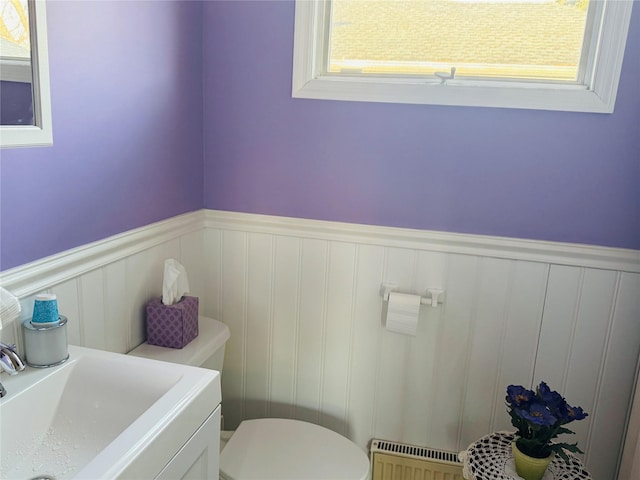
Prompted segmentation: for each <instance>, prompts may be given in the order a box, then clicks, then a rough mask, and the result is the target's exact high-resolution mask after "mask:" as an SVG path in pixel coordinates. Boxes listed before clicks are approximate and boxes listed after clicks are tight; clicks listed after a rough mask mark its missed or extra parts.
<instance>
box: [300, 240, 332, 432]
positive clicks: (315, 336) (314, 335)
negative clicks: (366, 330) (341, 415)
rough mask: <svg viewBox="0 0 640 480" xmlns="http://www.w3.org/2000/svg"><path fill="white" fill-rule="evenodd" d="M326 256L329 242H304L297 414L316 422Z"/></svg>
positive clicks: (324, 304)
mask: <svg viewBox="0 0 640 480" xmlns="http://www.w3.org/2000/svg"><path fill="white" fill-rule="evenodd" d="M327 255H328V242H326V241H324V240H315V239H305V240H303V241H302V252H301V261H302V265H301V277H300V295H299V313H298V337H297V342H298V346H297V359H296V390H295V413H294V415H295V417H296V418H298V419H300V420H305V421H309V422H314V423H319V422H320V399H321V396H322V378H323V371H322V369H323V354H324V349H323V342H324V340H325V338H324V334H325V329H326V315H327V308H326V303H327V302H326V294H327V292H326V284H327Z"/></svg>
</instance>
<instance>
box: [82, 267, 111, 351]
mask: <svg viewBox="0 0 640 480" xmlns="http://www.w3.org/2000/svg"><path fill="white" fill-rule="evenodd" d="M78 292H79V295H78V297H79V298H78V301H79V315H80V318H82V324H83V331H84V335H83V341H82V344H83V345H84V346H86V347H89V348H97V349H99V350H105V349H106V348H107V343H106V331H105V330H106V323H105V316H104V314H105V305H104V283H103V270H102V269H99V270H93V271H92V272H89V273H86V274H84V275H82V276H81V277H79V278H78Z"/></svg>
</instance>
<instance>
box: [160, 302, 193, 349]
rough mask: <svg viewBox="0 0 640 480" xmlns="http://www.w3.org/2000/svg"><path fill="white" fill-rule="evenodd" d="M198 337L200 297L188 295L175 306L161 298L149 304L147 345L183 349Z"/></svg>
mask: <svg viewBox="0 0 640 480" xmlns="http://www.w3.org/2000/svg"><path fill="white" fill-rule="evenodd" d="M197 336H198V297H187V296H186V295H185V296H184V297H182V298H181V299H180V301H179V302H178V303H176V304H174V305H165V304H163V303H162V299H161V298H154V299H153V300H151V301H150V302H149V303H147V343H149V344H151V345H160V346H162V347H170V348H182V347H184V346H185V345H186V344H187V343H189V342H190V341H191V340H193V339H194V338H196V337H197Z"/></svg>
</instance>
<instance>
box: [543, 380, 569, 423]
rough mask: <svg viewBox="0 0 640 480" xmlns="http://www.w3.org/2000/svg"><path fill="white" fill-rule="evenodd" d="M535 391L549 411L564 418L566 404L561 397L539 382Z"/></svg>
mask: <svg viewBox="0 0 640 480" xmlns="http://www.w3.org/2000/svg"><path fill="white" fill-rule="evenodd" d="M537 390H538V397H540V399H541V400H542V402H543V403H544V404H545V405H546V406H547V407H548V408H549V410H550V411H551V412H552V413H553V414H554V415H556V416H559V417H564V415H563V414H564V413H565V412H566V411H567V402H566V401H565V399H564V398H563V397H562V395H560V394H559V393H558V392H556V391H555V390H551V389H550V388H549V386H548V385H547V384H546V383H545V382H540V385H539V386H538V389H537Z"/></svg>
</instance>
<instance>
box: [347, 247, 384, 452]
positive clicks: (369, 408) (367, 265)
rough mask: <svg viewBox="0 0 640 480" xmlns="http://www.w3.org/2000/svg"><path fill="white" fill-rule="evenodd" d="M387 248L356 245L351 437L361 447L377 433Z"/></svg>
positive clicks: (350, 403) (349, 421) (350, 388)
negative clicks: (382, 285)
mask: <svg viewBox="0 0 640 480" xmlns="http://www.w3.org/2000/svg"><path fill="white" fill-rule="evenodd" d="M384 251H385V249H384V248H382V247H379V246H374V245H357V246H356V250H355V268H356V278H355V282H356V283H355V298H354V302H355V305H354V318H353V346H352V349H351V377H350V378H351V382H350V384H349V386H348V397H349V398H348V413H347V424H348V436H349V438H351V439H353V440H354V441H355V442H356V443H357V444H358V445H360V446H361V447H362V448H365V447H366V445H367V443H368V442H369V441H370V440H371V437H373V436H374V433H373V419H374V418H375V405H376V385H377V373H378V369H379V368H380V356H379V355H378V350H379V344H380V338H381V336H382V322H381V313H380V312H381V309H382V303H383V302H382V297H381V296H380V285H381V284H382V281H383V272H384V258H385V254H384Z"/></svg>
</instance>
